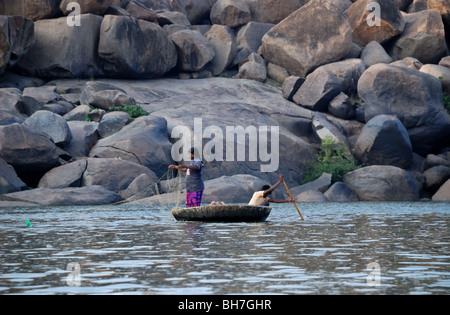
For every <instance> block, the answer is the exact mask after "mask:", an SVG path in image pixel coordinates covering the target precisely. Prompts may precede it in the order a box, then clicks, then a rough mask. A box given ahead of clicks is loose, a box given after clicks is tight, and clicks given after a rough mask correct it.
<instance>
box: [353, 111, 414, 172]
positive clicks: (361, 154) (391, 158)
mask: <svg viewBox="0 0 450 315" xmlns="http://www.w3.org/2000/svg"><path fill="white" fill-rule="evenodd" d="M354 155H355V157H356V158H357V159H358V160H359V161H360V162H361V163H362V164H365V165H366V164H368V165H393V166H397V167H400V168H403V169H409V168H410V166H411V163H412V159H413V152H412V146H411V141H410V140H409V135H408V131H407V130H406V128H405V127H404V126H403V125H402V123H401V122H400V120H398V119H397V118H396V117H395V116H391V115H378V116H375V117H374V118H372V119H371V120H369V121H368V122H367V124H366V125H365V126H364V128H363V129H362V131H361V134H360V135H359V137H358V140H357V141H356V144H355V152H354Z"/></svg>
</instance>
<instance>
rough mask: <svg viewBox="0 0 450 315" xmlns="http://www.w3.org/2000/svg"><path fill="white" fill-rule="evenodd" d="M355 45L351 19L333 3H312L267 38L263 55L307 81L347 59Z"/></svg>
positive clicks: (272, 30) (322, 0)
mask: <svg viewBox="0 0 450 315" xmlns="http://www.w3.org/2000/svg"><path fill="white" fill-rule="evenodd" d="M299 25H301V27H299ZM351 44H352V35H351V26H350V22H349V20H348V18H347V16H346V15H345V14H344V13H342V12H340V11H339V10H338V9H337V8H336V7H335V6H334V5H333V4H332V3H331V2H330V1H325V0H312V1H309V2H308V3H307V4H305V5H304V6H303V7H301V8H300V9H298V10H297V11H295V12H294V13H292V14H291V15H289V16H288V17H287V18H286V19H284V20H283V21H281V22H280V23H278V24H277V25H275V26H274V27H273V28H272V29H270V31H268V32H267V33H266V34H265V35H264V37H263V39H262V54H263V56H264V59H265V60H266V61H267V62H271V63H274V64H276V65H279V66H281V67H283V68H285V69H287V70H288V71H289V73H290V74H291V75H296V76H300V77H306V75H307V74H308V73H309V72H311V71H312V70H314V69H315V68H317V67H318V66H321V65H323V64H327V63H330V62H333V61H338V60H340V59H341V58H344V57H345V56H347V55H348V53H349V51H350V46H351Z"/></svg>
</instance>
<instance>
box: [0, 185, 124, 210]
mask: <svg viewBox="0 0 450 315" xmlns="http://www.w3.org/2000/svg"><path fill="white" fill-rule="evenodd" d="M120 200H121V197H120V195H119V194H117V193H115V192H112V191H109V190H107V189H105V188H104V187H102V186H90V187H76V188H60V189H49V188H37V189H33V190H28V191H20V192H15V193H10V194H6V195H2V196H0V202H2V201H3V202H4V201H6V202H8V201H9V202H17V203H22V204H23V203H25V204H27V205H28V206H32V205H34V206H50V207H51V206H86V205H107V204H111V203H115V202H118V201H120Z"/></svg>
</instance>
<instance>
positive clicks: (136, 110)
mask: <svg viewBox="0 0 450 315" xmlns="http://www.w3.org/2000/svg"><path fill="white" fill-rule="evenodd" d="M109 111H110V112H113V111H122V112H127V113H128V114H129V115H130V117H131V118H138V117H141V116H148V113H147V112H146V111H145V110H144V109H142V107H141V106H139V105H125V106H124V107H110V108H109Z"/></svg>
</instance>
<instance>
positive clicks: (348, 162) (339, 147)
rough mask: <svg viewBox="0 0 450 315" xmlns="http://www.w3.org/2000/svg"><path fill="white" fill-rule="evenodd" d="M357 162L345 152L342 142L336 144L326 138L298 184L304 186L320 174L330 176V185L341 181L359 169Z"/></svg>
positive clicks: (329, 138) (331, 139)
mask: <svg viewBox="0 0 450 315" xmlns="http://www.w3.org/2000/svg"><path fill="white" fill-rule="evenodd" d="M359 167H360V166H359V165H358V162H357V161H356V159H355V158H354V157H353V155H352V154H351V153H349V152H348V151H347V150H346V147H345V145H344V144H343V143H342V142H336V141H335V140H334V139H333V138H331V137H327V138H326V139H324V140H322V147H321V148H320V150H319V153H318V155H317V157H316V160H315V161H314V162H313V164H312V165H311V167H310V168H308V170H307V171H306V174H305V178H303V180H302V181H301V182H300V184H306V183H308V182H311V181H314V180H316V179H317V178H319V177H320V176H321V175H322V173H329V174H331V175H332V177H331V181H332V183H335V182H338V181H341V180H342V177H343V176H344V175H345V174H346V173H348V172H351V171H354V170H355V169H357V168H359Z"/></svg>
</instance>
